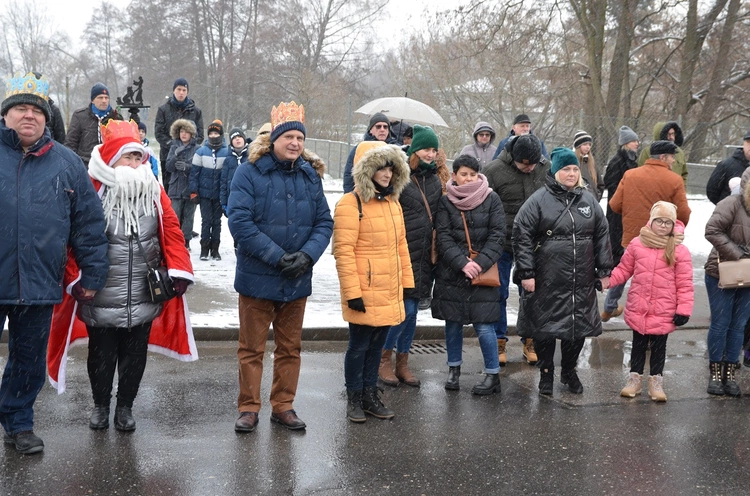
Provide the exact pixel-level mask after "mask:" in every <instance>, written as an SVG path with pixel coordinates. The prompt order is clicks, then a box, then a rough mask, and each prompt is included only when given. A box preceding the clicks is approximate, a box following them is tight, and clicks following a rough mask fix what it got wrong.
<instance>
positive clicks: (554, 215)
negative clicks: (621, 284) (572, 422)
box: [513, 148, 613, 394]
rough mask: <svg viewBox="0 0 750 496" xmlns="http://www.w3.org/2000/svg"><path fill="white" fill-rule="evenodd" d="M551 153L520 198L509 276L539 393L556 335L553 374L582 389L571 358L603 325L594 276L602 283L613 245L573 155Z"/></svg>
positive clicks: (549, 372) (547, 384) (549, 374)
mask: <svg viewBox="0 0 750 496" xmlns="http://www.w3.org/2000/svg"><path fill="white" fill-rule="evenodd" d="M551 155H552V167H551V169H550V174H551V175H550V176H549V177H548V178H547V184H546V186H545V187H544V188H542V189H540V190H538V191H536V192H535V193H534V194H533V195H532V196H531V197H530V198H529V199H528V200H527V201H526V203H524V205H523V206H522V207H521V210H519V212H518V214H517V215H516V219H515V222H514V224H513V253H514V254H515V257H516V277H517V278H519V279H521V285H522V287H523V294H522V296H521V303H520V308H519V312H518V325H517V328H518V334H519V335H521V336H523V337H527V338H533V339H534V347H535V348H536V351H537V354H538V356H539V362H538V366H539V368H540V369H541V378H540V380H539V392H540V393H541V394H552V386H553V382H554V364H553V357H554V354H555V340H556V339H560V340H561V349H562V362H561V369H562V371H561V377H560V380H561V382H562V383H563V384H567V385H568V388H569V389H570V390H571V391H572V392H574V393H582V392H583V386H582V385H581V381H580V380H579V379H578V375H577V374H576V370H575V367H576V362H577V361H578V355H579V354H580V352H581V349H582V348H583V343H584V340H585V338H587V337H591V336H598V335H599V334H601V332H602V322H601V318H600V316H599V310H598V304H597V298H596V291H595V283H596V281H597V280H598V279H601V284H602V285H603V286H604V287H605V288H606V287H607V286H608V284H609V281H608V278H609V274H610V272H611V271H612V268H613V264H612V250H611V249H610V242H609V232H608V228H607V221H606V219H605V217H604V212H602V209H601V208H600V207H599V205H598V202H597V201H596V198H595V197H594V195H592V194H591V193H590V192H588V191H586V189H585V185H584V184H583V182H582V181H581V173H580V169H579V168H578V160H577V159H576V156H575V154H574V153H573V152H572V151H571V150H569V149H567V148H556V149H555V150H553V151H552V154H551Z"/></svg>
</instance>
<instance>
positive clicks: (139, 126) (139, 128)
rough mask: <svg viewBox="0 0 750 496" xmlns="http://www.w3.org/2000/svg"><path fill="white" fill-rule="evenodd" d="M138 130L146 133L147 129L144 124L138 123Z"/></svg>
mask: <svg viewBox="0 0 750 496" xmlns="http://www.w3.org/2000/svg"><path fill="white" fill-rule="evenodd" d="M138 130H139V131H143V132H144V133H147V132H148V128H147V127H146V123H145V122H143V121H141V122H139V123H138Z"/></svg>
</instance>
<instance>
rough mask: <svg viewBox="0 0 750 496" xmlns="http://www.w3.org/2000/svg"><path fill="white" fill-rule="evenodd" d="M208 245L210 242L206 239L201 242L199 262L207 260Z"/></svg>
mask: <svg viewBox="0 0 750 496" xmlns="http://www.w3.org/2000/svg"><path fill="white" fill-rule="evenodd" d="M209 243H210V241H209V240H207V239H202V240H201V260H208V252H209V250H210V248H209V246H210V245H209Z"/></svg>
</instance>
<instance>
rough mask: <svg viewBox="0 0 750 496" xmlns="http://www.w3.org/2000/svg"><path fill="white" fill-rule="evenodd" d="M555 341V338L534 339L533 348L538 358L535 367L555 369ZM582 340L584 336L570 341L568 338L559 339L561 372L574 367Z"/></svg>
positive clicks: (581, 346)
mask: <svg viewBox="0 0 750 496" xmlns="http://www.w3.org/2000/svg"><path fill="white" fill-rule="evenodd" d="M555 341H556V340H555V339H534V350H535V351H536V355H537V358H538V360H539V361H538V362H537V367H539V368H540V369H542V370H544V369H549V370H554V369H555V363H554V359H555V344H556V343H555ZM584 341H586V339H585V338H579V339H575V340H572V341H571V340H568V339H561V340H560V351H561V352H562V359H561V360H560V368H561V369H562V371H563V372H570V371H571V370H574V369H575V368H576V363H577V362H578V355H580V354H581V350H582V349H583V343H584Z"/></svg>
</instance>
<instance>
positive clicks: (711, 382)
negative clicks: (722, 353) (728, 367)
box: [706, 362, 724, 396]
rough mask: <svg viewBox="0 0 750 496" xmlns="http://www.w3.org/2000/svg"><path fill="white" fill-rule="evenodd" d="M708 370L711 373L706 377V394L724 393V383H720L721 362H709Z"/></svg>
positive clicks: (721, 394) (718, 394) (719, 394)
mask: <svg viewBox="0 0 750 496" xmlns="http://www.w3.org/2000/svg"><path fill="white" fill-rule="evenodd" d="M708 370H709V371H710V372H711V375H710V376H709V377H708V389H707V390H706V392H707V393H708V394H715V395H717V396H723V395H724V384H722V373H721V362H709V364H708Z"/></svg>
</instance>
